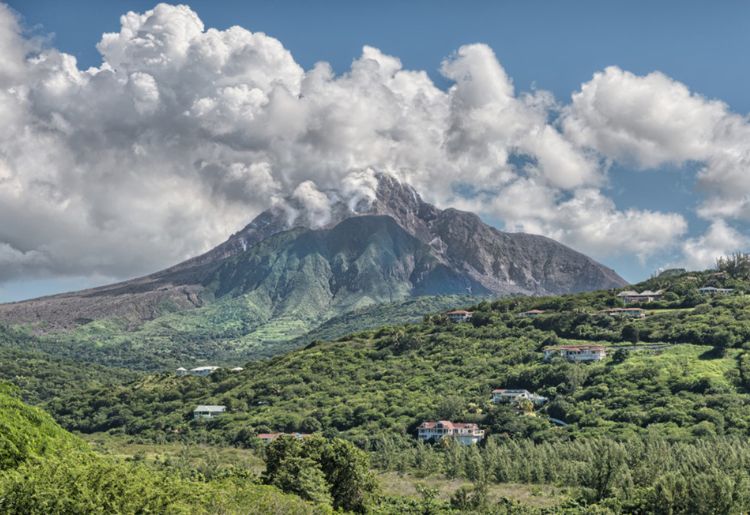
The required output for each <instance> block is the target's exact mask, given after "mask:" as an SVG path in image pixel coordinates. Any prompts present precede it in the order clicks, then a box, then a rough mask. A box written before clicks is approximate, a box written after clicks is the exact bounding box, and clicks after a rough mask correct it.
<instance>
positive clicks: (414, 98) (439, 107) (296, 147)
mask: <svg viewBox="0 0 750 515" xmlns="http://www.w3.org/2000/svg"><path fill="white" fill-rule="evenodd" d="M97 48H98V49H99V51H100V53H101V55H102V64H101V65H100V66H98V67H95V68H91V69H88V70H81V69H79V68H78V65H77V63H76V60H75V58H73V57H72V56H70V55H66V54H64V53H61V52H59V51H57V50H55V49H53V48H45V49H41V50H40V49H39V46H38V45H37V44H36V43H32V42H30V41H28V40H27V39H24V38H23V37H21V36H20V35H19V28H18V23H17V20H16V19H15V18H14V17H13V15H12V14H11V13H10V11H9V10H8V9H7V8H5V7H3V6H1V5H0V52H2V55H3V60H2V62H0V117H2V119H3V121H4V124H3V125H2V126H0V220H3V221H6V220H13V223H3V224H0V244H3V245H6V246H8V247H12V248H13V249H15V250H14V251H13V252H14V254H13V256H15V257H14V258H13V259H14V262H17V263H21V264H20V265H14V268H13V274H16V275H18V274H27V275H38V274H52V275H75V274H82V273H83V274H94V273H98V274H103V275H106V276H114V277H123V276H128V275H134V274H138V273H144V272H149V271H153V270H156V269H158V268H159V267H162V266H166V265H169V264H172V263H175V262H177V261H179V260H181V259H184V258H186V257H188V256H191V255H195V254H197V253H199V252H201V251H204V250H207V249H208V248H210V247H211V246H213V245H215V244H217V243H219V242H220V241H222V240H223V239H224V238H226V237H227V236H228V235H229V234H231V233H232V232H234V231H236V230H237V229H238V228H240V227H241V226H243V225H244V224H245V223H247V222H248V221H249V220H250V219H251V218H252V217H253V216H254V215H255V214H257V213H258V212H259V211H260V210H262V209H264V208H267V207H269V206H270V205H271V204H273V203H278V202H279V199H281V198H283V197H285V196H288V195H291V194H294V195H295V196H296V197H297V199H298V201H300V202H303V203H304V204H305V205H307V206H308V207H309V208H310V209H312V211H313V214H314V215H315V220H318V221H319V222H320V223H324V220H326V217H327V216H329V215H328V214H327V213H328V211H327V209H328V206H327V202H328V197H327V196H326V194H324V193H322V192H323V191H328V190H329V189H332V188H336V189H339V190H340V191H341V192H342V194H343V195H345V196H346V197H347V199H348V200H349V201H350V203H351V205H356V204H357V203H358V202H359V201H361V200H367V199H370V198H371V197H372V188H373V184H372V175H371V174H370V173H368V172H367V170H370V169H376V170H382V171H386V172H390V173H392V174H394V175H396V176H397V177H399V178H401V179H404V180H406V181H408V182H410V183H412V184H413V185H414V186H415V187H416V188H417V189H418V190H419V191H420V192H422V193H423V194H424V196H425V197H427V199H428V200H431V201H433V202H436V203H438V204H439V205H442V206H446V205H450V204H454V205H459V206H463V207H465V208H467V209H471V210H475V211H478V212H481V213H483V214H487V215H492V216H500V217H502V219H503V220H505V221H506V223H507V226H508V227H510V228H522V229H525V230H529V231H533V232H542V233H545V234H548V235H550V236H553V237H556V238H559V239H561V240H563V241H564V242H567V243H569V244H572V245H574V246H575V247H577V248H579V249H580V250H582V251H585V252H593V253H594V254H595V255H597V256H605V255H611V254H612V253H614V252H625V253H629V254H633V255H638V256H641V257H644V256H648V255H651V254H653V253H656V252H658V251H660V250H661V249H663V248H664V247H665V246H669V245H672V244H674V242H675V239H676V238H677V237H679V236H680V235H681V234H683V233H684V232H685V221H684V219H683V218H682V217H680V216H679V215H676V214H670V213H658V212H652V211H646V210H624V211H622V210H618V209H617V208H616V206H615V205H614V203H613V202H612V201H611V200H610V199H609V198H608V197H606V196H605V195H604V193H603V192H602V190H601V188H602V187H604V186H605V185H606V169H605V168H604V167H603V166H602V163H601V156H600V155H598V154H597V153H595V151H596V152H599V153H602V154H604V155H605V156H607V157H611V158H616V159H621V158H622V159H624V158H625V157H626V156H630V155H631V154H632V155H634V156H635V157H633V159H634V160H635V161H636V162H637V163H639V164H640V165H642V166H652V165H654V164H656V163H661V162H665V161H675V162H682V161H685V160H689V159H699V158H701V156H703V155H704V154H703V153H702V152H705V146H706V145H705V144H704V143H703V139H702V138H705V137H708V134H709V133H711V131H713V133H716V127H717V124H718V127H719V128H720V129H721V130H723V131H724V133H725V135H724V136H723V138H724V139H723V140H722V141H727V142H734V143H733V144H732V145H729V144H727V145H726V146H725V147H722V150H721V151H720V152H717V151H714V152H713V153H711V154H710V156H711V159H712V161H711V163H712V168H710V169H709V168H707V169H706V170H705V171H704V172H701V181H702V183H703V184H704V187H705V188H707V189H708V190H711V191H719V187H718V186H717V184H718V182H721V184H726V183H728V182H731V181H735V182H738V183H741V182H742V177H741V175H738V173H737V171H736V167H733V165H734V163H736V161H737V159H738V158H737V157H736V156H735V154H734V153H733V149H735V148H736V146H737V145H739V144H740V143H741V141H742V139H743V137H744V131H745V125H744V121H743V120H741V119H739V118H738V117H736V116H734V115H729V114H727V113H726V107H725V106H724V105H723V104H720V103H716V102H708V101H705V100H704V99H702V98H700V97H697V96H695V95H692V94H690V93H689V92H688V91H687V90H686V88H684V87H683V86H681V85H679V84H678V83H674V82H673V81H671V80H670V79H668V78H667V77H664V76H662V75H658V74H656V75H653V76H651V75H650V76H648V77H646V78H645V79H644V78H639V77H635V76H632V75H629V74H626V73H625V72H621V71H619V70H617V69H607V70H605V71H604V72H602V73H601V74H598V75H597V76H595V78H594V80H592V82H591V83H589V85H584V87H583V88H582V91H581V92H580V93H579V94H576V95H575V96H574V100H573V104H572V105H571V106H570V107H569V108H568V109H567V110H565V109H564V113H565V114H564V121H563V123H562V130H561V128H560V127H559V126H558V124H556V123H554V122H553V123H550V119H552V118H554V116H555V114H556V113H557V111H558V109H559V108H560V107H559V106H558V105H557V104H556V102H555V100H554V98H553V97H552V95H550V94H549V93H547V92H544V91H535V92H532V93H521V94H517V93H516V92H515V90H514V87H513V83H512V81H511V79H510V78H509V77H508V75H507V73H506V72H505V70H504V69H503V67H502V66H501V64H500V63H499V62H498V60H497V58H496V57H495V55H494V53H493V51H492V50H491V49H490V48H489V47H488V46H486V45H482V44H473V45H467V46H463V47H461V48H459V49H458V50H457V51H456V53H455V54H454V55H452V56H450V57H449V58H448V59H446V61H445V62H444V63H443V65H442V68H441V70H442V73H443V75H444V76H445V77H446V78H447V79H449V80H451V81H452V86H451V87H450V88H449V89H448V90H447V91H444V90H441V89H440V88H438V87H437V86H436V85H435V84H434V83H433V82H432V80H431V79H430V78H429V76H428V75H427V74H426V73H425V72H424V71H411V70H404V69H403V66H402V63H401V62H400V61H399V59H397V58H395V57H392V56H388V55H385V54H383V53H382V52H381V51H380V50H378V49H376V48H372V47H367V46H366V47H364V49H363V51H362V55H361V56H360V57H359V58H357V59H356V60H354V62H353V63H352V66H351V69H350V70H349V71H348V72H346V73H344V74H342V75H338V76H337V75H335V74H334V73H333V72H332V70H331V67H330V66H329V65H328V64H326V63H319V64H317V65H315V66H314V67H313V68H312V69H310V70H307V71H305V70H303V69H302V68H301V67H300V66H299V65H298V64H297V63H296V62H295V61H294V58H293V57H292V55H291V54H290V52H289V51H288V50H286V49H285V48H284V47H283V45H282V44H281V43H280V42H279V41H278V40H276V39H274V38H271V37H269V36H267V35H265V34H263V33H260V32H255V33H253V32H250V31H248V30H246V29H243V28H241V27H231V28H229V29H227V30H223V31H220V30H216V29H211V28H209V29H206V28H205V27H204V25H203V23H202V22H201V20H200V18H199V17H198V16H197V15H196V13H194V12H193V11H192V10H191V9H190V8H188V7H186V6H171V5H166V4H160V5H158V6H156V7H155V8H154V9H153V10H150V11H147V12H145V13H141V14H138V13H132V12H131V13H128V14H126V15H124V16H123V17H122V18H121V29H120V31H119V32H117V33H110V34H105V35H103V37H102V39H101V41H100V43H99V44H98V46H97ZM644 81H645V82H644ZM618 84H620V85H622V84H625V86H627V87H628V88H630V89H631V90H632V91H631V92H630V93H629V94H628V95H627V96H625V97H623V98H626V99H628V100H627V103H628V105H630V106H632V109H631V108H629V107H627V106H625V107H623V106H620V105H619V104H617V102H618V97H617V94H616V93H613V92H612V91H614V90H616V89H617V87H618ZM650 89H656V90H659V91H661V90H664V93H663V94H662V96H657V99H656V101H653V100H649V99H650V97H649V90H650ZM610 90H611V91H610ZM649 102H650V103H649ZM683 103H687V104H688V107H689V111H690V112H689V113H688V114H682V113H681V111H680V109H681V106H682V104H683ZM641 104H644V105H641ZM629 113H630V114H632V113H639V114H638V115H637V116H636V117H635V119H631V120H628V119H624V120H621V118H622V117H624V116H625V115H627V114H629ZM665 119H666V120H671V121H668V122H665V121H664V120H665ZM612 120H615V121H612ZM717 120H718V121H717ZM692 125H696V127H695V128H693V129H690V126H692ZM691 130H695V131H698V137H694V138H691V135H692V132H690V131H691ZM649 131H651V132H649ZM675 131H676V133H677V134H676V135H673V132H675ZM743 156H744V154H740V157H739V158H740V159H744V157H743ZM720 158H722V159H724V160H725V161H726V162H727V163H729V164H727V165H726V167H723V168H722V167H721V166H719V165H720V163H721V159H720ZM363 170H364V171H365V172H363ZM722 170H723V171H722ZM717 178H721V180H719V179H717ZM717 181H718V182H717ZM461 185H464V186H466V185H469V186H471V187H472V188H473V189H474V190H475V191H476V192H477V195H476V196H472V197H467V196H464V195H461V194H459V193H457V191H460V190H457V187H458V186H461ZM730 189H731V188H730ZM707 206H708V204H707ZM705 209H708V207H706V208H705ZM37 253H39V254H41V255H43V256H44V259H41V260H40V259H29V258H23V259H21V258H20V257H19V256H36V255H37ZM6 254H8V255H10V252H8V251H7V249H6ZM6 261H9V259H6ZM2 263H3V262H0V267H3V266H4V267H5V269H6V270H10V267H9V266H8V265H3V264H2ZM0 275H1V274H0ZM6 275H7V274H6Z"/></svg>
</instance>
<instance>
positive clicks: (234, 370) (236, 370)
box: [229, 367, 245, 372]
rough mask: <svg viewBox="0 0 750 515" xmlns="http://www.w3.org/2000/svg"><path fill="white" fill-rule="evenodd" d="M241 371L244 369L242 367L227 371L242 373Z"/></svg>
mask: <svg viewBox="0 0 750 515" xmlns="http://www.w3.org/2000/svg"><path fill="white" fill-rule="evenodd" d="M243 370H245V369H244V368H242V367H234V368H230V369H229V371H230V372H242V371H243Z"/></svg>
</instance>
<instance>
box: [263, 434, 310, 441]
mask: <svg viewBox="0 0 750 515" xmlns="http://www.w3.org/2000/svg"><path fill="white" fill-rule="evenodd" d="M280 436H291V437H294V438H296V439H297V440H302V439H303V438H308V437H309V436H312V435H310V434H308V433H258V438H260V440H262V441H263V442H265V443H269V442H273V441H274V440H276V439H277V438H278V437H280Z"/></svg>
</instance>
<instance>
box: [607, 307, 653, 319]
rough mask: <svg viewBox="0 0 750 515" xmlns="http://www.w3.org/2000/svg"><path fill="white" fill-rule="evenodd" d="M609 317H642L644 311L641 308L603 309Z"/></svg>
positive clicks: (644, 314) (644, 313)
mask: <svg viewBox="0 0 750 515" xmlns="http://www.w3.org/2000/svg"><path fill="white" fill-rule="evenodd" d="M604 313H605V314H607V315H609V316H611V317H626V318H644V317H645V316H646V311H645V310H644V309H642V308H612V309H607V310H605V311H604Z"/></svg>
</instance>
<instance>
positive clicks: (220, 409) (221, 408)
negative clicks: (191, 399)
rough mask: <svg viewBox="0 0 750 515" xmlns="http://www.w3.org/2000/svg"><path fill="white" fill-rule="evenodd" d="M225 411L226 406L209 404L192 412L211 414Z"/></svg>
mask: <svg viewBox="0 0 750 515" xmlns="http://www.w3.org/2000/svg"><path fill="white" fill-rule="evenodd" d="M226 410H227V407H226V406H215V405H211V404H207V405H203V404H201V405H200V406H198V407H196V408H195V409H194V410H193V411H200V412H211V413H222V412H224V411H226Z"/></svg>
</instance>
